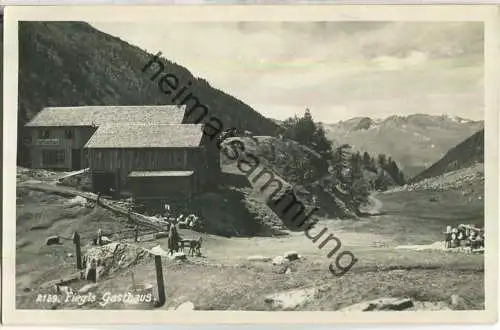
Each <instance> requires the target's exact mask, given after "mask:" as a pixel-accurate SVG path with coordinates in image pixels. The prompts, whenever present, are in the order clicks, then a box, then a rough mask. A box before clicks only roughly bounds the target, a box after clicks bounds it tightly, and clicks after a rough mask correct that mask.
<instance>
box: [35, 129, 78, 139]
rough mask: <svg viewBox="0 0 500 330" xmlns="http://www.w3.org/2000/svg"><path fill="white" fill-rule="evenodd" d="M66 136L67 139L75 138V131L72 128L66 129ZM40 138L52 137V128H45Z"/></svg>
mask: <svg viewBox="0 0 500 330" xmlns="http://www.w3.org/2000/svg"><path fill="white" fill-rule="evenodd" d="M64 137H65V138H66V139H72V138H73V131H72V130H70V129H66V130H64ZM40 138H41V139H50V130H48V129H44V130H42V131H41V132H40Z"/></svg>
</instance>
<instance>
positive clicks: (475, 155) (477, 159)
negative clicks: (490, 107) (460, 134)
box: [410, 129, 484, 182]
mask: <svg viewBox="0 0 500 330" xmlns="http://www.w3.org/2000/svg"><path fill="white" fill-rule="evenodd" d="M483 162H484V129H483V130H481V131H479V132H477V133H476V134H474V135H472V136H471V137H469V138H468V139H466V140H465V141H463V142H461V143H459V144H458V145H457V146H455V147H454V148H452V149H450V151H448V152H447V153H446V155H445V156H444V157H443V158H441V159H440V160H439V161H437V162H436V163H434V164H433V165H432V166H431V167H429V168H428V169H426V170H425V171H423V172H422V173H420V174H418V175H417V176H415V177H414V178H412V179H411V180H410V182H418V181H421V180H423V179H427V178H431V177H437V176H439V175H442V174H444V173H447V172H451V171H456V170H460V169H463V168H467V167H471V166H473V165H475V164H477V163H483Z"/></svg>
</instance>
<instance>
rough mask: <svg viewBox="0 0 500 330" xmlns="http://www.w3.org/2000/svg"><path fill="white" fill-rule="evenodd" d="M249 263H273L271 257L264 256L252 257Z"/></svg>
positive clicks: (249, 258)
mask: <svg viewBox="0 0 500 330" xmlns="http://www.w3.org/2000/svg"><path fill="white" fill-rule="evenodd" d="M247 260H248V261H263V262H267V261H271V258H269V257H264V256H250V257H248V258H247Z"/></svg>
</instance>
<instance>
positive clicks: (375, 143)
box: [323, 114, 484, 177]
mask: <svg viewBox="0 0 500 330" xmlns="http://www.w3.org/2000/svg"><path fill="white" fill-rule="evenodd" d="M323 126H324V128H325V131H326V135H327V137H328V138H329V139H331V140H332V141H333V142H334V143H336V144H343V143H347V144H350V145H351V146H352V147H353V149H354V150H359V151H361V152H364V151H367V152H368V153H370V154H386V155H388V156H391V157H392V159H394V160H395V161H396V162H397V164H398V165H399V166H400V168H401V169H402V170H403V172H404V173H405V175H406V177H413V176H415V175H417V174H418V173H420V172H421V171H423V170H424V169H426V168H428V167H429V166H431V165H432V164H433V163H434V162H436V161H438V160H439V159H440V158H441V157H443V156H444V155H445V153H446V152H447V151H448V150H449V149H450V148H452V147H454V146H455V145H456V144H457V143H458V142H460V141H463V140H464V139H466V138H467V137H469V136H471V135H472V134H474V133H476V132H477V131H479V130H481V129H483V128H484V122H483V121H474V120H469V119H465V118H461V117H458V116H452V115H441V116H433V115H426V114H414V115H409V116H390V117H388V118H385V119H372V118H369V117H356V118H352V119H349V120H345V121H341V122H338V123H335V124H323Z"/></svg>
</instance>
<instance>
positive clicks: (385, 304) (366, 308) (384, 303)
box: [340, 298, 414, 312]
mask: <svg viewBox="0 0 500 330" xmlns="http://www.w3.org/2000/svg"><path fill="white" fill-rule="evenodd" d="M413 306H414V304H413V301H412V300H411V299H408V298H379V299H375V300H370V301H364V302H361V303H358V304H354V305H351V306H349V307H346V308H342V309H341V310H340V311H341V312H371V311H403V310H406V309H409V308H412V307H413Z"/></svg>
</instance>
